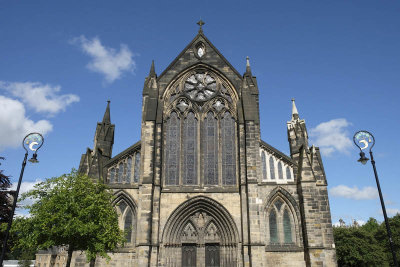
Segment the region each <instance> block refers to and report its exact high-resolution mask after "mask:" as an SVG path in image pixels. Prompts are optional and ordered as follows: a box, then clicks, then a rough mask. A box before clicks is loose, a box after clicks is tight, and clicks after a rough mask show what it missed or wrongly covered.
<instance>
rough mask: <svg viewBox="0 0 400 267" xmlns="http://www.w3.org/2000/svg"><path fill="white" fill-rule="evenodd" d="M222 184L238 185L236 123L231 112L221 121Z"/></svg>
mask: <svg viewBox="0 0 400 267" xmlns="http://www.w3.org/2000/svg"><path fill="white" fill-rule="evenodd" d="M221 141H222V184H223V185H235V184H236V157H235V153H236V149H235V121H234V119H233V118H232V116H231V114H230V113H229V112H225V114H224V117H223V118H222V120H221Z"/></svg>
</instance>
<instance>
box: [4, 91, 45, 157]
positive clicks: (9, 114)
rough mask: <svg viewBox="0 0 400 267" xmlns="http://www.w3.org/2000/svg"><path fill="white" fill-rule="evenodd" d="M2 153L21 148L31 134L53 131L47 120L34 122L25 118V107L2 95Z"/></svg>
mask: <svg viewBox="0 0 400 267" xmlns="http://www.w3.org/2000/svg"><path fill="white" fill-rule="evenodd" d="M0 107H1V112H0V127H1V130H0V151H1V150H3V149H4V148H6V147H16V146H21V142H22V140H23V138H24V136H25V135H27V134H28V133H30V132H40V133H42V134H46V133H48V132H50V131H51V130H52V129H53V126H52V124H51V123H50V122H49V121H47V120H40V121H37V122H34V121H33V120H31V119H29V118H27V117H26V116H25V107H24V105H23V104H22V103H21V102H20V101H18V100H14V99H11V98H7V97H5V96H2V95H0Z"/></svg>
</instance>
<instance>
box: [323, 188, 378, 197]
mask: <svg viewBox="0 0 400 267" xmlns="http://www.w3.org/2000/svg"><path fill="white" fill-rule="evenodd" d="M329 192H330V194H331V195H332V196H335V197H344V198H350V199H355V200H362V199H375V198H377V197H378V191H377V189H376V188H374V187H371V186H367V187H364V188H361V189H359V188H358V187H357V186H354V187H348V186H346V185H338V186H335V187H332V188H331V189H330V190H329Z"/></svg>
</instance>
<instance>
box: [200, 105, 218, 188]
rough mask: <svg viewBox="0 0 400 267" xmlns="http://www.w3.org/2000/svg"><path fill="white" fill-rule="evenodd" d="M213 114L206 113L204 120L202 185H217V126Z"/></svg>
mask: <svg viewBox="0 0 400 267" xmlns="http://www.w3.org/2000/svg"><path fill="white" fill-rule="evenodd" d="M217 122H218V121H217V119H216V118H215V116H214V113H212V112H208V113H207V117H206V118H205V119H204V124H203V136H204V144H203V151H204V184H206V185H217V184H218V161H217V159H218V132H217V129H218V125H217Z"/></svg>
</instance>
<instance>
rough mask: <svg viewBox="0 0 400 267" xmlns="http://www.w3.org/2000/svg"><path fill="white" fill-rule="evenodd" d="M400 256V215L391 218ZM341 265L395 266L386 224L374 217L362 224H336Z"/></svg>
mask: <svg viewBox="0 0 400 267" xmlns="http://www.w3.org/2000/svg"><path fill="white" fill-rule="evenodd" d="M389 224H390V228H391V231H392V237H393V242H394V246H395V251H397V259H399V256H400V251H399V249H400V214H397V215H396V216H394V217H393V218H389ZM333 234H334V237H335V244H336V255H337V260H338V265H339V266H349V267H350V266H379V267H385V266H393V257H392V254H391V250H390V247H389V242H388V236H387V232H386V226H385V223H384V222H383V223H378V222H377V220H376V219H374V218H370V219H369V220H368V222H367V223H366V224H364V225H363V226H360V227H354V226H349V227H334V228H333Z"/></svg>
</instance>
